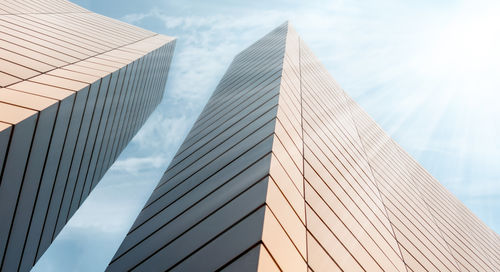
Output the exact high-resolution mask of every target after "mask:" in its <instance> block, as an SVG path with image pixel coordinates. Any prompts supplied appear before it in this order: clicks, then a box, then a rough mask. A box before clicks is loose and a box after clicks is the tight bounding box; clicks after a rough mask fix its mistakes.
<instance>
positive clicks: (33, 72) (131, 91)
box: [0, 0, 175, 271]
mask: <svg viewBox="0 0 500 272" xmlns="http://www.w3.org/2000/svg"><path fill="white" fill-rule="evenodd" d="M174 45H175V39H173V38H171V37H166V36H162V35H158V34H155V33H152V32H149V31H146V30H143V29H140V28H137V27H134V26H131V25H128V24H125V23H122V22H119V21H116V20H113V19H110V18H107V17H104V16H101V15H98V14H94V13H91V12H89V11H88V10H85V9H83V8H81V7H79V6H77V5H74V4H72V3H70V2H68V1H65V0H44V1H41V0H23V1H17V0H16V1H12V0H5V1H1V2H0V270H1V271H29V270H30V269H31V267H32V266H33V265H34V263H35V262H36V261H37V260H38V259H39V258H40V256H41V255H42V254H43V253H44V251H45V250H46V249H47V248H48V246H49V245H50V244H51V242H52V241H53V240H54V238H55V237H56V235H57V234H58V233H59V231H60V230H61V229H62V228H63V226H64V225H65V224H66V222H67V221H68V220H69V218H70V217H71V216H72V215H73V214H74V213H75V211H76V210H77V209H78V207H79V206H80V205H81V204H82V202H83V201H84V200H85V198H86V197H87V196H88V195H89V193H90V192H91V191H92V189H93V188H94V187H95V186H96V184H97V183H98V182H99V180H100V179H101V177H102V176H103V175H104V173H105V172H106V170H107V169H108V168H109V167H110V165H111V164H112V163H113V161H114V160H115V159H116V158H117V156H118V155H119V154H120V152H121V151H122V150H123V149H124V147H125V146H126V145H127V143H128V142H129V141H130V139H131V138H132V137H133V136H134V135H135V133H136V132H137V131H138V129H139V128H140V127H141V126H142V124H143V123H144V122H145V121H146V119H147V117H148V116H149V115H150V114H151V112H152V111H153V110H154V109H155V107H156V106H157V105H158V104H159V103H160V100H161V98H162V95H163V91H164V88H165V82H166V78H167V73H168V69H169V66H170V62H171V59H172V54H173V50H174Z"/></svg>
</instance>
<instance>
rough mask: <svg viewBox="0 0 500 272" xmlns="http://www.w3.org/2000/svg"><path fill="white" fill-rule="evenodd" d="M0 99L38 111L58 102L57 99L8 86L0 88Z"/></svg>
mask: <svg viewBox="0 0 500 272" xmlns="http://www.w3.org/2000/svg"><path fill="white" fill-rule="evenodd" d="M0 101H1V102H4V103H9V104H13V105H16V106H21V107H24V108H29V109H32V110H38V111H41V110H43V109H45V108H48V107H50V106H51V105H53V104H55V103H57V100H55V99H49V98H45V97H42V96H38V95H32V94H29V93H24V92H19V91H14V90H10V89H7V88H5V89H0Z"/></svg>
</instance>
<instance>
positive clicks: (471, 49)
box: [32, 0, 500, 272]
mask: <svg viewBox="0 0 500 272" xmlns="http://www.w3.org/2000/svg"><path fill="white" fill-rule="evenodd" d="M73 2H75V3H76V4H79V5H81V6H83V7H84V8H87V9H89V10H91V11H94V12H97V13H100V14H103V15H105V16H109V17H112V18H116V19H118V20H122V21H126V22H128V23H131V24H134V25H137V26H139V27H143V28H145V29H148V30H151V31H154V32H157V33H161V34H165V35H168V36H175V37H177V44H176V48H175V54H174V58H173V61H172V65H171V69H170V72H169V78H168V81H167V86H166V92H165V96H164V98H163V101H162V103H161V104H160V105H159V107H158V108H157V110H156V111H155V112H154V113H153V114H152V115H151V117H150V118H149V120H148V121H147V123H146V124H145V125H144V126H143V128H142V129H141V130H140V131H139V133H138V134H137V135H136V136H135V137H134V138H133V140H132V141H131V142H130V144H129V145H128V147H127V148H126V149H125V150H124V151H123V153H122V154H121V155H120V156H119V158H118V160H117V161H116V162H115V163H114V165H113V166H112V167H111V168H110V169H109V170H108V172H107V174H106V175H105V176H104V178H103V179H102V180H101V181H100V183H99V185H98V186H97V187H96V188H95V189H94V191H93V192H92V193H91V194H90V196H89V197H88V198H87V200H86V201H85V202H84V203H83V205H82V206H81V207H80V209H79V210H78V211H77V212H76V214H75V215H74V216H73V217H72V218H71V220H70V221H69V222H68V224H67V225H66V227H65V228H64V229H63V230H62V232H61V233H60V234H59V235H58V237H57V238H56V240H55V241H54V242H53V243H52V246H51V247H50V248H49V249H48V250H47V251H46V252H45V254H44V255H43V256H42V258H41V259H40V260H39V261H38V263H37V265H36V266H35V267H34V269H33V270H32V271H37V272H38V271H44V272H46V271H65V272H66V271H68V272H69V271H104V269H105V268H106V266H107V264H108V263H109V261H110V260H111V258H112V256H113V254H114V252H115V251H116V249H117V248H118V246H119V245H120V243H121V241H122V240H123V238H124V237H125V235H126V233H127V231H128V230H129V228H130V227H131V225H132V223H133V221H134V219H135V217H136V216H137V215H138V213H139V211H140V209H141V208H142V207H143V205H144V203H145V202H146V200H147V198H148V197H149V194H150V193H151V192H152V190H153V188H154V187H155V186H156V184H157V182H158V181H159V179H160V177H161V176H162V174H163V172H164V171H165V169H166V168H167V166H168V164H169V162H170V160H171V158H172V157H173V155H174V153H175V152H176V151H177V148H178V147H179V145H180V144H181V143H182V140H183V139H184V137H185V136H186V134H187V132H188V130H189V129H190V128H191V126H192V124H193V123H194V120H195V119H196V118H197V116H198V114H199V113H200V112H201V110H202V108H203V106H204V105H205V103H206V101H207V100H208V98H209V95H210V94H211V92H212V91H213V90H214V89H215V86H216V84H217V82H218V81H219V80H220V78H221V77H222V75H223V73H224V72H225V70H226V69H227V67H228V66H229V63H230V61H231V60H232V58H233V57H234V56H235V55H236V54H237V53H239V52H240V51H241V50H243V49H245V48H246V47H248V46H249V45H250V44H252V43H253V42H254V41H256V40H257V39H259V38H260V37H262V36H263V35H265V34H266V33H268V32H269V31H271V30H272V29H274V28H275V27H277V26H278V25H280V24H282V23H283V22H285V21H286V20H288V21H290V22H291V24H292V25H293V26H294V27H295V29H296V30H297V32H298V33H299V35H300V36H301V37H302V38H303V40H304V41H305V42H306V43H307V44H308V46H309V47H310V48H311V49H312V51H313V52H314V53H315V54H316V55H317V56H318V58H319V59H320V60H321V61H322V63H323V64H324V65H325V66H326V68H327V69H328V70H329V71H330V73H331V74H332V75H333V77H334V78H335V79H336V80H337V82H339V84H340V85H341V86H342V88H343V89H344V90H345V91H346V92H347V93H348V94H349V95H350V96H351V97H353V98H354V99H355V100H356V101H357V102H358V103H359V104H360V105H361V106H362V107H363V108H364V109H365V110H366V111H367V112H368V113H369V114H370V115H371V116H372V117H373V118H374V119H375V121H377V123H378V124H380V125H381V126H382V128H383V129H384V130H385V131H386V132H388V133H389V134H390V135H391V137H393V138H394V139H395V140H396V142H398V143H399V144H400V145H401V146H402V147H403V148H404V149H405V150H406V151H408V152H409V153H410V154H411V155H412V156H414V157H415V158H416V160H417V161H418V162H420V163H421V164H422V165H423V166H424V167H425V168H426V169H427V170H428V171H429V172H430V173H431V174H432V175H433V176H434V177H436V178H437V179H438V180H439V181H440V182H441V183H442V184H443V185H444V186H445V187H446V188H447V189H449V190H450V191H451V192H453V193H454V194H455V195H456V196H457V197H458V198H459V199H460V200H461V201H462V202H464V203H465V205H466V206H467V207H468V208H469V209H471V210H472V211H473V212H474V213H475V214H476V215H477V216H478V217H479V218H481V219H482V220H483V221H484V222H485V223H486V224H487V225H488V226H490V227H491V228H492V229H493V230H495V231H496V232H497V233H500V213H499V212H498V211H500V140H499V139H500V121H499V120H500V107H499V106H498V101H499V99H500V94H499V93H500V65H499V63H500V50H498V48H500V17H499V16H498V14H499V13H500V3H498V1H481V0H480V1H447V0H444V1H430V0H422V1H393V0H377V1H342V0H338V1H336V0H333V1H299V0H297V1H281V0H266V1H229V0H217V1H203V0H200V1H166V0H141V1H123V0H106V1H102V0H73Z"/></svg>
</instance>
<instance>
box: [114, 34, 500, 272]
mask: <svg viewBox="0 0 500 272" xmlns="http://www.w3.org/2000/svg"><path fill="white" fill-rule="evenodd" d="M499 247H500V238H499V236H498V235H497V234H496V233H494V232H493V231H492V230H491V229H489V228H488V227H487V226H486V225H485V224H484V223H482V222H480V221H479V220H478V219H477V218H476V217H475V216H474V215H473V214H472V213H471V212H470V211H469V210H468V209H467V208H466V207H465V206H464V205H463V204H462V203H460V202H459V201H458V200H457V199H456V198H455V197H454V196H452V195H451V194H450V193H449V192H448V191H446V190H445V189H444V187H443V186H441V185H440V184H439V183H438V182H437V181H436V180H435V179H433V178H432V176H430V175H429V174H428V173H427V172H425V170H424V169H423V168H422V167H421V166H420V165H418V163H416V162H415V161H414V160H413V159H412V158H411V157H410V156H409V155H408V154H406V153H405V152H404V151H403V150H402V149H401V148H400V147H399V146H398V145H397V144H396V143H395V142H394V141H393V140H392V139H391V138H390V137H388V136H387V135H386V134H385V133H384V132H383V131H382V130H381V129H380V127H378V126H377V124H376V123H375V122H374V121H373V120H372V119H370V117H369V116H368V115H367V114H366V113H365V112H364V111H363V110H362V109H361V108H360V107H359V106H358V105H357V104H356V103H355V102H354V101H353V100H352V99H351V98H349V97H348V96H347V94H346V93H345V92H344V91H343V90H342V88H340V87H339V86H338V84H337V83H336V82H335V81H334V80H333V78H332V77H331V76H330V75H329V74H328V72H327V70H326V69H325V68H324V67H323V66H322V65H321V63H320V62H319V61H318V60H317V59H316V57H315V56H314V55H313V53H312V52H311V51H310V49H309V48H308V47H307V46H306V45H305V44H304V42H303V41H302V40H301V39H300V37H299V36H298V35H297V33H296V32H295V30H294V29H293V28H292V27H290V26H289V25H288V24H284V25H282V26H280V27H278V28H277V29H275V30H274V31H272V32H271V33H270V34H268V35H266V36H265V37H264V38H262V39H261V40H259V41H257V42H256V43H255V44H253V45H252V46H250V47H249V48H248V49H246V50H244V51H243V52H241V53H240V54H238V55H237V56H236V57H235V59H234V60H233V62H232V63H231V65H230V67H229V68H228V70H227V72H226V74H225V75H224V77H223V78H222V79H221V81H220V83H219V85H218V86H217V88H216V90H215V91H214V94H213V95H212V97H211V98H210V100H209V101H208V103H207V105H206V106H205V108H204V110H203V112H202V113H201V114H200V116H199V118H198V120H197V121H196V122H195V124H194V126H193V128H192V129H191V131H190V133H189V134H188V136H187V137H186V139H185V140H184V143H183V144H182V145H181V147H180V148H179V150H178V152H177V154H176V155H175V157H174V158H173V160H172V162H171V163H170V165H169V167H168V169H167V170H166V172H165V174H164V175H163V177H162V179H161V180H160V182H159V184H158V186H157V187H156V188H155V190H154V191H153V193H152V195H151V197H150V198H149V200H148V201H147V203H146V205H145V207H144V208H143V210H142V211H141V213H140V214H139V216H138V217H137V219H136V221H135V222H134V224H133V226H132V228H131V230H130V231H129V233H128V235H127V236H126V238H125V240H124V241H123V243H122V244H121V246H120V248H119V249H118V251H117V253H116V254H115V256H114V258H113V259H112V261H111V263H110V265H109V267H108V269H107V271H167V270H168V271H213V270H224V271H256V270H258V271H498V270H499V269H500V264H499V260H500V256H499V254H500V253H499V252H500V251H499Z"/></svg>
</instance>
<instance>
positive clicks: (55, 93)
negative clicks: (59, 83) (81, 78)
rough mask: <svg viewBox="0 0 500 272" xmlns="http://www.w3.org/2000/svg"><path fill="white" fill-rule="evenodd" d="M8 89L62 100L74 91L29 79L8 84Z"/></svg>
mask: <svg viewBox="0 0 500 272" xmlns="http://www.w3.org/2000/svg"><path fill="white" fill-rule="evenodd" d="M9 89H12V90H16V91H21V92H25V93H31V94H36V95H40V96H43V97H48V98H53V99H57V100H62V99H64V98H66V97H68V96H70V95H72V94H73V93H74V92H72V91H69V90H67V89H62V88H58V87H54V86H49V85H45V84H41V83H37V82H31V81H23V82H19V83H17V84H14V85H11V86H9Z"/></svg>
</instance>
